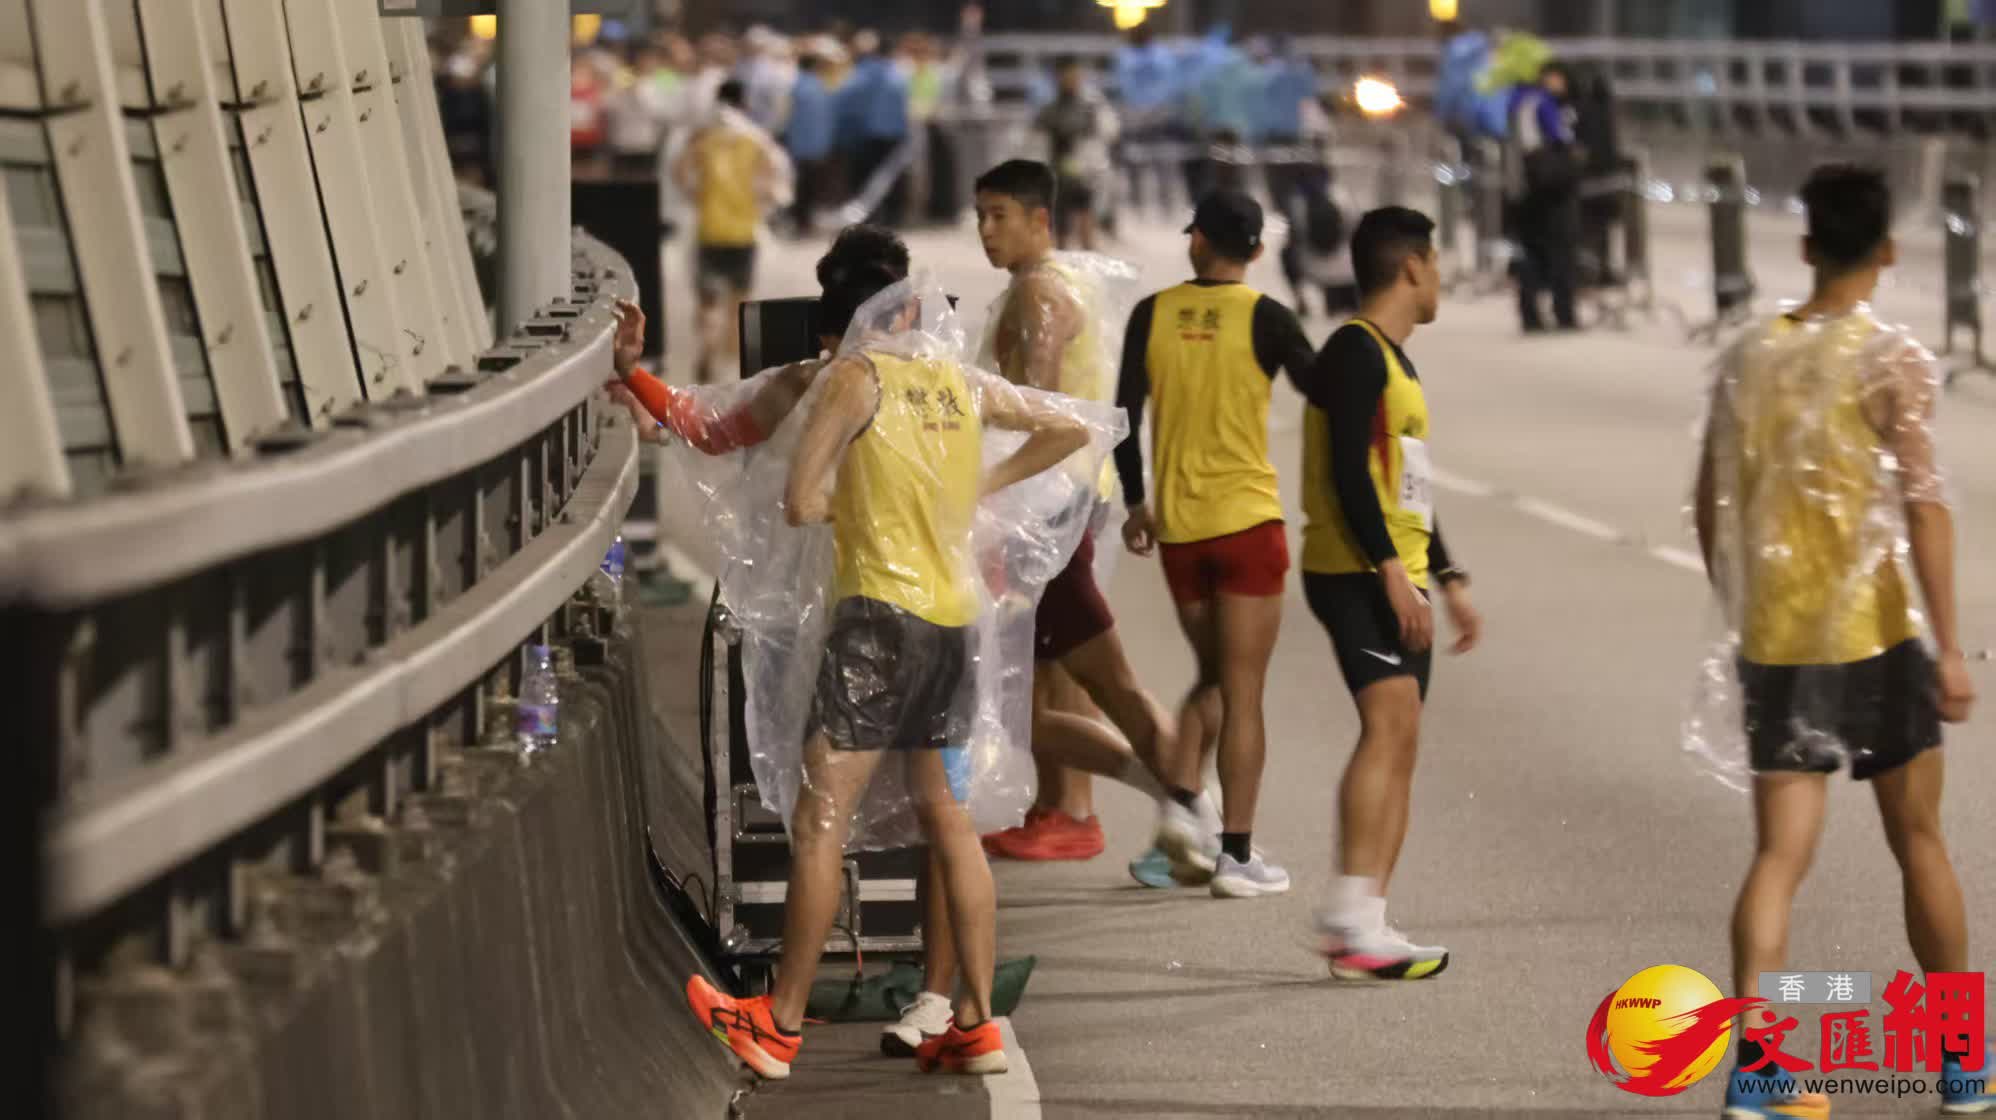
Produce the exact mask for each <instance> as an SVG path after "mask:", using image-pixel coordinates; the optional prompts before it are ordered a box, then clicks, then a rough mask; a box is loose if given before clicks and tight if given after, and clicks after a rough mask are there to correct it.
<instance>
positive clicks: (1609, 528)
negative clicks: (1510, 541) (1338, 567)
mask: <svg viewBox="0 0 1996 1120" xmlns="http://www.w3.org/2000/svg"><path fill="white" fill-rule="evenodd" d="M1431 477H1432V478H1433V480H1434V483H1435V485H1437V486H1439V487H1441V488H1443V489H1444V490H1450V491H1453V492H1454V493H1457V494H1462V495H1464V496H1466V497H1471V498H1491V497H1497V496H1499V495H1501V494H1502V493H1503V491H1502V490H1500V489H1499V488H1498V487H1496V486H1492V485H1491V484H1490V483H1487V482H1483V481H1480V480H1478V479H1474V478H1464V477H1463V476H1461V475H1457V474H1450V473H1448V472H1447V471H1444V470H1439V469H1437V470H1435V471H1434V472H1433V474H1432V476H1431ZM1511 505H1512V507H1513V508H1514V509H1516V510H1518V512H1520V513H1523V514H1526V515H1528V516H1531V517H1536V518H1538V519H1539V520H1541V521H1544V522H1547V523H1548V524H1552V525H1557V526H1559V527H1560V528H1562V529H1570V530H1572V531H1573V532H1576V533H1579V534H1581V535H1582V536H1587V537H1593V538H1594V539H1595V540H1599V541H1607V542H1609V543H1610V544H1622V543H1627V542H1631V541H1632V540H1634V538H1633V537H1632V535H1631V534H1628V533H1624V532H1622V531H1621V530H1620V529H1617V528H1615V527H1614V526H1613V525H1610V524H1608V523H1606V522H1604V521H1596V520H1594V519H1593V518H1591V517H1587V516H1585V515H1583V514H1578V513H1575V512H1573V511H1572V510H1570V509H1567V508H1566V507H1564V506H1557V505H1554V504H1553V503H1551V502H1546V501H1541V500H1539V499H1538V498H1532V497H1525V496H1520V497H1516V498H1513V499H1512V501H1511ZM1643 552H1644V553H1645V554H1647V555H1648V556H1649V557H1650V558H1651V559H1653V560H1660V561H1662V562H1663V563H1665V564H1668V565H1670V566H1671V567H1673V568H1681V569H1683V570H1684V571H1687V572H1695V573H1697V574H1699V575H1704V574H1705V560H1704V558H1703V557H1701V556H1699V555H1698V554H1697V553H1695V552H1692V551H1690V550H1689V549H1684V548H1678V547H1677V546H1675V545H1668V544H1659V545H1650V546H1648V547H1646V548H1644V549H1643ZM1366 652H1368V653H1370V652H1371V651H1370V650H1368V651H1366Z"/></svg>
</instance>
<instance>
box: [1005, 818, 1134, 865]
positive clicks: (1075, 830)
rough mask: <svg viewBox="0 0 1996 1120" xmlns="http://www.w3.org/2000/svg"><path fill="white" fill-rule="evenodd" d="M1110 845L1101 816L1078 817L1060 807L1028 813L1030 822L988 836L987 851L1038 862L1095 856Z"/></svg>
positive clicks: (1091, 857) (1086, 858)
mask: <svg viewBox="0 0 1996 1120" xmlns="http://www.w3.org/2000/svg"><path fill="white" fill-rule="evenodd" d="M1106 844H1107V842H1106V841H1105V840H1104V838H1103V836H1102V821H1101V818H1099V817H1092V816H1091V817H1089V818H1088V819H1087V820H1085V821H1083V820H1076V819H1074V818H1073V817H1070V816H1068V815H1067V814H1066V813H1063V812H1061V811H1060V810H1059V809H1047V810H1044V811H1041V810H1034V811H1032V812H1028V813H1027V814H1026V823H1024V824H1022V825H1020V826H1018V827H1017V828H1008V829H1006V830H1005V831H1003V832H994V833H992V834H991V835H989V836H986V837H985V838H984V850H985V851H986V852H989V853H990V854H991V855H994V856H997V857H998V858H1000V859H1019V860H1036V861H1045V860H1089V859H1094V858H1095V857H1096V856H1099V855H1101V854H1102V849H1103V848H1104V847H1105V846H1106Z"/></svg>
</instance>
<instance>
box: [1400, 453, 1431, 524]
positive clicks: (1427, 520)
mask: <svg viewBox="0 0 1996 1120" xmlns="http://www.w3.org/2000/svg"><path fill="white" fill-rule="evenodd" d="M1433 473H1434V471H1433V468H1432V467H1431V466H1430V464H1429V462H1428V445H1427V443H1426V442H1424V441H1422V440H1418V439H1415V438H1414V437H1413V436H1401V437H1400V509H1401V512H1403V513H1410V514H1413V515H1415V516H1416V517H1419V518H1420V519H1421V527H1422V528H1424V529H1428V530H1430V531H1432V530H1433V529H1434V527H1435V498H1434V490H1433V482H1432V477H1433Z"/></svg>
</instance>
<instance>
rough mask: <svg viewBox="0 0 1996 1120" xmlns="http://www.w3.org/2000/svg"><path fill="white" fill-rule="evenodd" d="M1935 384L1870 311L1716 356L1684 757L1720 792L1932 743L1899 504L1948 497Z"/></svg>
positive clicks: (1903, 337)
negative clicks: (1704, 593) (1699, 617)
mask: <svg viewBox="0 0 1996 1120" xmlns="http://www.w3.org/2000/svg"><path fill="white" fill-rule="evenodd" d="M1939 386H1940V379H1939V375H1938V370H1937V367H1936V364H1935V362H1934V358H1933V355H1932V354H1931V353H1929V352H1928V351H1927V350H1926V349H1925V348H1924V347H1922V346H1921V345H1920V344H1919V343H1918V342H1917V341H1915V340H1914V339H1913V338H1912V337H1911V336H1910V335H1909V334H1908V333H1907V332H1906V331H1904V330H1903V329H1901V328H1897V327H1891V326H1886V325H1884V324H1881V323H1879V322H1878V320H1877V319H1876V318H1874V317H1873V315H1872V313H1871V311H1870V309H1869V308H1868V307H1859V308H1858V309H1856V310H1854V311H1852V312H1850V313H1848V314H1845V315H1842V316H1839V317H1835V318H1812V319H1808V320H1801V319H1797V318H1794V317H1792V316H1789V315H1782V316H1780V317H1778V318H1775V319H1773V320H1771V321H1769V322H1767V323H1765V324H1763V325H1762V326H1760V327H1758V328H1755V329H1753V330H1750V331H1749V332H1748V333H1747V334H1746V335H1745V336H1743V337H1742V338H1741V340H1740V341H1738V342H1737V343H1735V344H1734V345H1733V346H1732V347H1731V348H1729V349H1728V351H1727V352H1726V353H1725V355H1724V356H1722V357H1721V358H1720V360H1719V363H1718V368H1717V372H1716V376H1715V378H1714V381H1713V388H1712V395H1711V399H1710V401H1709V402H1708V410H1709V411H1708V416H1707V423H1706V433H1707V435H1706V452H1705V454H1706V470H1707V471H1708V472H1709V475H1708V481H1707V483H1706V486H1704V487H1701V490H1707V491H1708V492H1707V493H1706V494H1704V495H1703V500H1704V501H1707V502H1709V511H1710V518H1711V522H1710V525H1711V533H1710V539H1709V541H1708V549H1709V553H1710V556H1711V570H1712V583H1713V590H1714V593H1715V595H1716V597H1717V600H1718V607H1719V616H1720V627H1719V629H1720V635H1719V636H1718V637H1717V638H1716V640H1714V641H1713V642H1712V643H1711V644H1710V646H1709V648H1708V650H1707V652H1706V655H1705V657H1704V660H1703V663H1702V665H1701V666H1700V672H1699V677H1698V683H1697V687H1696V690H1695V694H1694V697H1693V702H1692V706H1691V711H1690V713H1689V715H1688V716H1687V718H1686V720H1685V724H1684V733H1683V746H1684V749H1685V750H1686V751H1689V752H1691V753H1692V754H1693V756H1694V757H1695V759H1696V760H1697V762H1698V764H1699V766H1700V767H1701V769H1703V770H1704V771H1705V772H1707V773H1709V774H1711V775H1713V776H1715V777H1717V778H1718V779H1719V780H1721V781H1722V782H1725V783H1726V784H1727V785H1729V786H1732V787H1733V788H1735V789H1745V788H1747V787H1748V785H1749V782H1750V778H1751V775H1752V773H1753V772H1754V771H1755V770H1757V769H1790V770H1793V769H1817V770H1828V769H1833V768H1835V767H1836V766H1838V765H1839V764H1844V763H1848V764H1850V765H1852V766H1853V767H1856V768H1857V769H1859V770H1860V771H1861V770H1862V769H1863V768H1864V767H1865V765H1866V763H1867V761H1869V760H1870V758H1871V755H1872V752H1873V751H1874V749H1875V745H1876V744H1878V743H1880V742H1894V741H1899V740H1901V739H1903V737H1904V736H1907V735H1923V734H1929V733H1937V727H1935V728H1934V730H1933V731H1932V732H1929V731H1928V730H1927V729H1926V728H1925V727H1924V726H1922V725H1925V724H1933V722H1934V719H1933V715H1932V708H1931V706H1930V705H1927V704H1925V703H1921V702H1919V701H1918V699H1917V698H1919V697H1920V696H1921V691H1920V690H1922V689H1931V688H1932V687H1933V684H1932V668H1931V665H1932V662H1931V659H1930V658H1928V657H1927V656H1926V654H1925V652H1924V651H1923V650H1921V649H1920V645H1919V644H1920V643H1922V640H1923V638H1924V637H1925V632H1926V624H1925V619H1924V617H1923V615H1922V614H1921V612H1920V602H1919V598H1918V596H1919V584H1918V581H1917V579H1916V578H1915V575H1914V573H1913V571H1912V556H1911V544H1910V541H1909V539H1908V532H1907V519H1906V505H1907V503H1909V502H1931V503H1945V501H1946V497H1945V492H1944V487H1943V484H1942V479H1941V476H1940V472H1939V468H1938V467H1937V465H1936V462H1935V454H1934V437H1933V427H1932V419H1933V406H1934V401H1935V398H1936V396H1937V395H1938V391H1939ZM1908 643H1915V644H1913V645H1910V646H1909V645H1908ZM1902 647H1904V648H1902ZM1895 650H1896V651H1897V653H1896V654H1894V655H1892V656H1887V654H1888V651H1895ZM1922 675H1924V678H1925V679H1924V680H1921V679H1917V678H1919V677H1921V676H1922ZM1908 677H1912V678H1916V679H1906V678H1908ZM1909 698H1915V699H1914V700H1913V702H1910V703H1909V702H1908V700H1909Z"/></svg>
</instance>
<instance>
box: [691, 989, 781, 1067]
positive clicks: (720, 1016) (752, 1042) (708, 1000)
mask: <svg viewBox="0 0 1996 1120" xmlns="http://www.w3.org/2000/svg"><path fill="white" fill-rule="evenodd" d="M686 1003H687V1006H689V1007H691V1008H692V1009H693V1014H694V1015H695V1016H696V1017H698V1018H699V1020H700V1022H701V1024H702V1025H704V1026H705V1027H706V1028H707V1029H708V1030H709V1031H711V1032H713V1035H714V1037H715V1038H718V1039H720V1040H721V1042H722V1043H723V1044H724V1045H726V1046H727V1048H728V1049H730V1050H733V1051H734V1052H735V1057H737V1058H740V1059H741V1060H742V1061H743V1062H744V1063H746V1064H747V1065H748V1067H749V1068H750V1069H752V1070H754V1071H755V1072H756V1073H757V1074H758V1075H760V1076H762V1077H767V1078H769V1079H770V1080H772V1081H780V1080H782V1079H783V1078H786V1077H789V1076H790V1063H791V1062H793V1061H795V1060H796V1058H797V1047H798V1046H800V1045H802V1044H803V1041H804V1036H802V1035H797V1034H791V1033H789V1032H788V1031H784V1030H779V1029H778V1028H777V1026H776V1020H775V1019H774V1018H772V1017H771V1016H770V1013H769V997H768V996H756V997H755V998H754V999H736V998H735V997H733V996H731V995H729V994H728V993H726V992H724V991H722V990H721V989H719V988H716V987H715V986H714V985H712V984H710V983H708V982H707V978H706V977H705V976H695V977H693V978H692V979H691V980H688V981H687V982H686Z"/></svg>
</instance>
